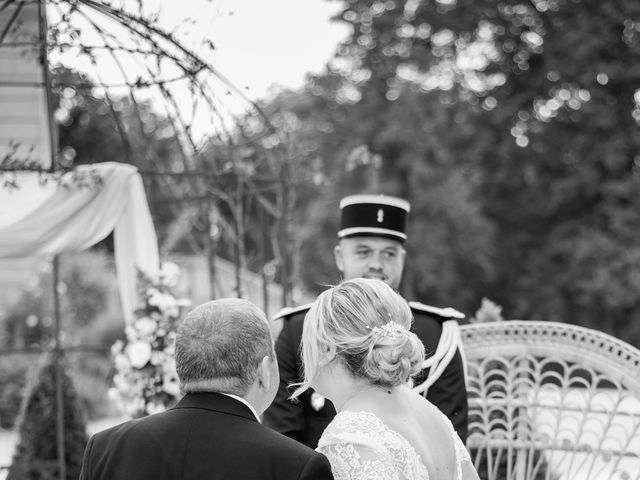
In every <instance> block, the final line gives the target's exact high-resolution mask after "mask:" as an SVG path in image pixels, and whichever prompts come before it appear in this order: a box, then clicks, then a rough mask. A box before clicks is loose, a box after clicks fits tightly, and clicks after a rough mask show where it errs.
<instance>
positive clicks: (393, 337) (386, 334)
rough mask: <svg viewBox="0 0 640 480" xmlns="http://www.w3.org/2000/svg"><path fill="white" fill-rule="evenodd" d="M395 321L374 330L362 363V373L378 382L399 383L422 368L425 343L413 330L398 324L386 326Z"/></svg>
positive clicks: (407, 379)
mask: <svg viewBox="0 0 640 480" xmlns="http://www.w3.org/2000/svg"><path fill="white" fill-rule="evenodd" d="M394 323H395V322H389V323H388V324H385V326H383V327H380V328H378V330H377V331H374V332H373V335H372V337H371V344H370V347H369V351H368V353H367V355H366V357H365V359H364V362H363V370H364V372H363V373H364V374H365V376H366V377H368V378H369V380H370V381H371V382H373V383H375V384H377V385H382V386H388V387H393V386H396V385H402V384H404V383H406V382H408V381H409V379H410V378H411V377H413V376H414V375H416V374H418V373H419V372H420V370H421V368H422V360H423V359H424V345H423V344H422V342H421V341H420V339H419V338H418V337H417V335H416V334H415V333H412V332H410V331H408V330H406V329H405V328H404V327H402V326H400V325H398V327H400V328H397V327H395V325H391V326H390V327H388V328H386V325H390V324H394ZM396 325H397V324H396ZM392 330H393V331H392Z"/></svg>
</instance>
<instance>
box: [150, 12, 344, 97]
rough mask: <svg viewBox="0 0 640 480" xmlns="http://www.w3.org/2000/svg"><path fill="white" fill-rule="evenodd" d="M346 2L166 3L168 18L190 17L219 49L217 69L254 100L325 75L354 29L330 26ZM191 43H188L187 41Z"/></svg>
mask: <svg viewBox="0 0 640 480" xmlns="http://www.w3.org/2000/svg"><path fill="white" fill-rule="evenodd" d="M339 7H340V3H339V2H336V1H327V0H210V1H208V0H172V1H170V2H168V1H167V2H162V9H163V11H162V17H161V18H162V19H163V21H166V22H169V23H171V22H177V23H178V24H179V23H180V20H181V19H183V18H184V17H191V18H193V19H196V21H197V24H195V25H191V24H189V25H188V26H187V25H185V24H183V25H182V27H180V31H185V30H187V31H188V30H189V29H191V30H192V33H194V34H196V35H194V40H192V41H193V43H194V48H195V44H197V40H196V36H197V35H198V34H202V35H206V37H208V38H209V40H211V41H212V42H213V43H214V45H215V51H214V52H215V53H214V55H213V56H212V57H211V59H212V62H213V64H214V67H216V68H217V69H218V70H219V71H220V72H221V73H223V74H224V75H225V76H226V77H227V78H229V80H231V81H232V82H233V83H234V84H236V86H238V87H241V88H243V89H244V87H248V88H249V89H248V90H246V92H247V93H248V94H249V96H250V97H251V98H254V99H256V98H258V97H261V96H263V95H264V94H265V93H266V92H267V91H268V88H269V86H271V85H272V84H278V85H284V86H287V87H292V88H296V87H300V86H302V84H303V82H304V78H305V74H306V73H307V72H320V71H321V70H322V69H323V67H324V65H325V64H326V62H327V61H328V60H329V59H330V58H331V56H332V55H333V53H334V51H335V49H336V46H337V44H338V43H339V42H340V41H341V40H343V39H344V38H345V37H346V36H347V34H348V33H349V30H348V28H347V27H346V26H345V25H343V24H340V23H337V22H330V20H329V19H330V17H331V16H332V15H333V14H335V13H336V12H337V11H338V9H339ZM187 43H188V40H187Z"/></svg>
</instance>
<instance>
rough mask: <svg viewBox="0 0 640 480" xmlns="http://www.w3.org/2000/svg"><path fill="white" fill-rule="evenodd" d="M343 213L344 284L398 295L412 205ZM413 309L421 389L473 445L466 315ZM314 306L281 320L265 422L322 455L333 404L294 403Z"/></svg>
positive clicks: (351, 200) (370, 204)
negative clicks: (462, 324)
mask: <svg viewBox="0 0 640 480" xmlns="http://www.w3.org/2000/svg"><path fill="white" fill-rule="evenodd" d="M340 210H341V227H340V231H339V232H338V239H339V243H338V245H337V246H336V247H335V249H334V256H335V261H336V266H337V267H338V269H339V270H340V272H341V273H342V276H343V278H344V279H346V280H348V279H351V278H359V277H364V278H377V279H380V280H383V281H384V282H386V283H387V284H389V285H390V286H391V287H393V288H394V289H397V288H398V285H399V284H400V279H401V277H402V270H403V268H404V262H405V255H406V252H405V250H404V248H403V246H404V243H405V241H406V240H407V236H406V233H405V232H406V221H407V216H408V214H409V203H408V202H407V201H406V200H403V199H400V198H396V197H389V196H382V195H352V196H349V197H345V198H343V199H342V201H341V202H340ZM409 305H410V307H411V310H412V312H413V316H414V323H413V328H412V329H413V331H414V332H415V333H416V334H417V335H418V337H419V338H420V339H421V340H422V342H423V343H424V346H425V349H426V353H427V359H426V360H425V363H424V369H423V371H422V373H421V374H420V375H419V377H418V378H416V379H415V383H414V389H415V390H416V391H417V392H419V393H420V394H422V395H425V396H426V397H427V399H428V400H429V401H431V402H432V403H433V404H434V405H436V406H437V407H438V408H439V409H440V410H441V411H442V412H443V413H444V414H445V415H447V417H449V419H450V420H451V421H452V423H453V426H454V428H455V429H456V431H457V432H458V434H459V435H460V437H461V438H462V440H463V441H466V437H467V414H468V406H467V390H466V386H465V378H464V365H463V361H462V356H461V354H460V350H459V348H458V342H459V335H458V325H457V322H456V320H457V319H460V318H464V315H463V314H461V313H460V312H458V311H456V310H454V309H452V308H444V309H441V308H435V307H430V306H428V305H424V304H421V303H418V302H409ZM310 306H311V305H310V304H309V305H305V306H302V307H297V308H288V309H284V310H283V311H282V312H280V313H279V314H278V315H277V316H276V319H279V318H281V319H282V322H283V325H282V330H281V332H280V335H279V336H278V339H277V341H276V356H277V358H278V364H279V369H280V386H279V389H278V393H277V394H276V398H275V400H274V402H273V404H272V405H271V406H270V407H269V409H267V411H266V412H265V414H264V422H265V423H266V424H267V425H269V426H271V427H272V428H274V429H275V430H277V431H278V432H280V433H283V434H284V435H287V436H288V437H291V438H294V439H296V440H298V441H300V442H302V443H304V444H306V445H308V446H310V447H312V448H315V447H316V446H317V445H318V440H319V439H320V436H321V435H322V432H323V431H324V429H325V428H326V427H327V425H328V424H329V422H331V420H332V419H333V417H334V416H335V414H336V412H335V409H334V407H333V405H332V404H331V402H330V401H329V400H327V399H325V398H323V397H322V396H320V395H319V394H318V393H316V392H314V391H313V390H311V389H310V390H309V391H307V392H305V393H304V394H303V395H302V396H301V397H300V399H299V400H297V401H292V400H290V399H289V397H290V396H291V393H292V391H293V390H292V389H291V388H290V385H291V384H292V383H296V382H299V381H300V378H301V376H302V361H301V358H300V353H299V352H300V341H301V337H302V325H303V322H304V317H305V315H306V313H307V311H308V310H309V308H310ZM426 434H428V433H426Z"/></svg>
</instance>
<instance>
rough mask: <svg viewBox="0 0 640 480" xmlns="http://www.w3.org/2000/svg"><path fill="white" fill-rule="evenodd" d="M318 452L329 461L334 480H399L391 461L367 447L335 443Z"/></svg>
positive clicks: (349, 443) (320, 448)
mask: <svg viewBox="0 0 640 480" xmlns="http://www.w3.org/2000/svg"><path fill="white" fill-rule="evenodd" d="M318 451H319V452H321V453H323V454H324V455H326V457H327V458H328V459H329V463H330V464H331V470H332V472H333V476H334V478H335V480H387V479H388V480H400V477H399V476H398V472H397V470H396V468H395V467H394V464H393V461H392V460H391V459H385V458H384V457H383V456H381V455H380V453H379V452H376V451H375V450H374V449H373V448H371V447H369V446H366V445H362V444H357V443H351V442H337V443H332V444H330V445H324V446H322V447H319V448H318Z"/></svg>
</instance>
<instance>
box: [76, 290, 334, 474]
mask: <svg viewBox="0 0 640 480" xmlns="http://www.w3.org/2000/svg"><path fill="white" fill-rule="evenodd" d="M176 369H177V372H178V377H179V379H180V386H181V389H182V391H183V392H184V393H185V396H184V397H183V398H182V400H180V402H179V403H178V404H177V405H176V406H175V407H173V408H171V409H169V410H167V411H166V412H162V413H159V414H156V415H151V416H149V417H145V418H142V419H138V420H132V421H129V422H126V423H123V424H121V425H118V426H116V427H113V428H111V429H108V430H105V431H103V432H99V433H97V434H96V435H94V436H93V437H92V438H91V439H90V440H89V444H88V445H87V448H86V450H85V456H84V462H83V467H82V473H81V475H80V479H81V480H106V479H120V478H127V479H130V480H136V479H140V480H142V479H151V478H153V479H158V480H163V479H167V480H168V479H176V478H181V479H183V480H195V479H204V478H207V479H211V480H216V479H223V478H224V479H243V480H244V479H256V480H257V479H267V480H268V479H289V478H291V479H318V480H320V479H331V478H333V477H332V475H331V468H330V466H329V463H328V461H327V459H326V458H325V457H324V456H323V455H321V454H319V453H317V452H314V451H313V450H311V449H310V448H307V447H305V446H303V445H301V444H299V443H297V442H296V441H294V440H291V439H289V438H287V437H284V436H283V435H280V434H278V433H276V432H274V431H273V430H271V429H269V428H266V427H264V426H262V425H261V423H260V415H261V414H262V412H264V410H265V409H266V408H267V407H268V406H269V405H270V403H271V402H272V401H273V398H274V395H275V392H276V390H277V388H278V382H279V377H278V365H277V362H276V359H275V355H274V351H273V340H272V338H271V333H270V330H269V326H268V323H267V319H266V317H265V315H264V313H263V312H262V311H261V310H260V309H259V308H257V307H256V306H255V305H253V304H252V303H251V302H248V301H246V300H241V299H220V300H215V301H212V302H208V303H205V304H203V305H200V306H199V307H197V308H195V309H194V310H192V311H191V312H189V313H188V314H187V315H186V317H185V319H184V320H183V322H182V323H181V325H180V327H179V328H178V335H177V340H176Z"/></svg>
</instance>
